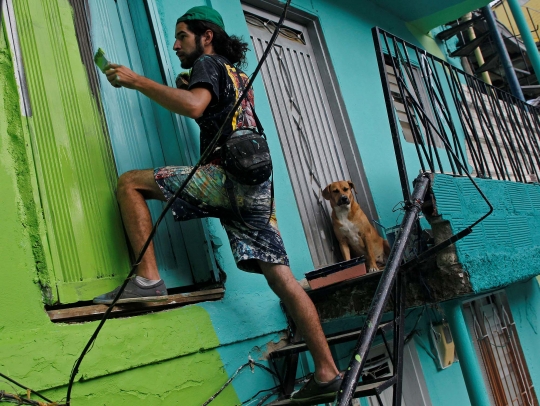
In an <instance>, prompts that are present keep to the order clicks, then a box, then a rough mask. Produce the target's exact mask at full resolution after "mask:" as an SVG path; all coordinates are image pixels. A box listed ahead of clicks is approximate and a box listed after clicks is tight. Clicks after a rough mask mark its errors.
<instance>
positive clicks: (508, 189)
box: [432, 175, 540, 292]
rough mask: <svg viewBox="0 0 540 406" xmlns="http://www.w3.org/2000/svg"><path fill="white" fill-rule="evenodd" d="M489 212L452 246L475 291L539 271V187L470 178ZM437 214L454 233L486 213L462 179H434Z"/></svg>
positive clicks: (467, 181) (501, 284)
mask: <svg viewBox="0 0 540 406" xmlns="http://www.w3.org/2000/svg"><path fill="white" fill-rule="evenodd" d="M476 181H477V183H478V185H479V186H480V188H481V189H482V191H483V192H484V194H485V195H486V196H487V198H488V200H489V201H490V202H491V204H492V205H493V206H494V212H493V214H491V215H490V216H489V217H488V218H487V219H485V220H484V221H483V222H481V223H480V224H479V225H477V226H476V227H475V228H474V229H473V232H472V233H471V234H470V235H468V236H467V237H465V238H463V239H462V240H461V241H459V242H458V243H457V244H456V247H457V253H458V257H459V262H461V264H462V265H463V268H464V269H465V270H466V271H467V273H468V274H469V277H470V281H471V285H472V288H473V289H474V291H475V292H483V291H486V290H489V289H493V288H496V287H502V286H506V285H509V284H511V283H515V282H518V281H524V280H527V279H529V278H532V277H533V276H536V275H538V273H539V272H540V186H539V185H538V184H530V185H527V184H522V183H515V182H504V181H498V180H486V179H477V180H476ZM432 187H433V191H434V194H435V198H436V201H437V210H438V213H439V215H441V216H442V218H443V219H444V220H448V221H449V222H450V224H451V226H452V230H453V232H454V233H457V232H459V231H460V230H462V229H464V228H465V227H466V226H468V225H470V224H472V223H473V222H475V221H476V220H477V219H478V218H480V217H481V216H482V215H483V214H484V213H486V212H487V211H488V206H487V204H486V203H485V202H484V201H483V199H482V198H481V196H480V194H479V193H478V191H477V190H476V189H475V188H474V186H473V185H472V183H471V182H470V180H469V179H468V178H459V177H452V176H449V175H435V180H434V182H433V185H432Z"/></svg>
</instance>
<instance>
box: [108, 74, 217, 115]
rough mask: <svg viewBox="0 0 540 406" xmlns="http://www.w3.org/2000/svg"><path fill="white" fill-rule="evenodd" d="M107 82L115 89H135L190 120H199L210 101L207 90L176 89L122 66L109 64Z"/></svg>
mask: <svg viewBox="0 0 540 406" xmlns="http://www.w3.org/2000/svg"><path fill="white" fill-rule="evenodd" d="M105 74H106V75H107V80H108V81H109V82H110V83H111V84H112V85H113V86H115V87H120V86H122V87H127V88H128V89H135V90H138V91H139V92H141V93H142V94H144V95H145V96H147V97H149V98H150V99H152V100H154V101H155V102H156V103H158V104H160V105H162V106H163V107H165V108H166V109H168V110H170V111H172V112H174V113H177V114H181V115H183V116H186V117H190V118H199V117H200V116H202V114H203V112H204V110H205V109H206V107H208V105H209V104H210V102H211V101H212V94H211V93H210V91H209V90H208V89H205V88H202V87H198V88H195V89H192V90H183V89H176V88H174V87H169V86H165V85H162V84H160V83H157V82H154V81H153V80H151V79H148V78H146V77H144V76H141V75H138V74H136V73H135V72H133V71H132V70H131V69H129V68H126V67H125V66H122V65H116V64H110V65H108V66H107V70H106V71H105Z"/></svg>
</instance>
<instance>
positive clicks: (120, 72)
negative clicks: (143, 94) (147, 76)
mask: <svg viewBox="0 0 540 406" xmlns="http://www.w3.org/2000/svg"><path fill="white" fill-rule="evenodd" d="M105 74H106V75H107V80H108V81H109V82H110V84H111V85H113V86H114V87H127V88H128V89H135V87H136V84H137V81H138V80H139V79H140V77H141V76H140V75H137V74H136V73H135V72H133V71H132V70H131V69H129V68H126V67H125V66H123V65H117V64H115V63H111V64H109V65H107V66H106V67H105Z"/></svg>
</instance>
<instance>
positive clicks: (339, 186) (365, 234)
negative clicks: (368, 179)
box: [322, 180, 390, 272]
mask: <svg viewBox="0 0 540 406" xmlns="http://www.w3.org/2000/svg"><path fill="white" fill-rule="evenodd" d="M352 189H354V184H353V183H352V182H351V181H350V180H349V181H344V180H342V181H339V182H333V183H330V184H329V185H328V186H326V188H324V190H323V192H322V195H323V197H324V198H325V199H326V200H330V204H331V205H332V225H333V227H334V233H335V234H336V237H337V239H338V241H339V248H340V250H341V254H343V259H344V260H345V261H347V260H349V259H351V257H352V258H355V257H358V256H360V255H363V256H364V257H365V258H366V267H367V269H368V272H373V271H377V270H379V267H383V266H384V265H385V264H386V260H387V258H388V255H389V254H390V245H389V244H388V241H386V240H384V239H382V238H381V237H380V236H379V234H378V233H377V231H376V230H375V228H374V227H373V226H372V225H371V223H370V222H369V220H368V218H367V217H366V215H365V214H364V212H363V211H362V209H361V208H360V206H359V205H358V203H357V202H356V201H355V200H354V197H353V194H352Z"/></svg>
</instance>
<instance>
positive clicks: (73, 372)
mask: <svg viewBox="0 0 540 406" xmlns="http://www.w3.org/2000/svg"><path fill="white" fill-rule="evenodd" d="M290 3H291V0H287V3H285V6H284V7H283V13H282V14H281V17H280V19H279V22H278V25H277V27H276V29H275V31H274V34H273V35H272V38H271V39H270V41H269V42H268V46H267V47H266V49H265V51H264V53H263V55H262V57H261V59H260V60H259V63H258V64H257V67H256V68H255V70H254V71H253V73H252V75H251V78H250V80H249V82H248V84H247V85H246V87H245V89H244V91H243V92H242V94H241V95H240V97H239V98H238V101H237V102H236V103H235V105H234V106H233V108H232V109H231V110H230V111H229V114H228V115H227V117H226V118H225V120H224V121H223V124H222V125H221V127H220V128H219V130H218V132H217V133H216V135H215V136H214V138H213V139H212V141H211V142H210V144H209V145H208V147H207V148H206V150H205V151H204V152H203V154H202V155H201V157H200V158H199V161H198V162H197V163H196V164H195V166H194V167H193V169H192V170H191V172H190V173H189V174H188V176H187V177H186V179H185V180H184V182H183V183H182V185H181V186H180V187H179V188H178V190H177V191H176V193H175V194H174V195H173V196H172V197H171V198H170V199H169V201H168V202H167V204H166V205H165V207H164V208H163V210H162V212H161V214H160V215H159V217H158V219H157V220H156V222H155V224H154V226H153V227H152V231H151V232H150V235H149V236H148V239H147V240H146V242H145V244H144V246H143V247H142V249H141V252H140V253H139V255H138V257H137V260H136V261H135V264H134V265H133V266H132V267H131V270H130V272H129V274H128V276H127V277H126V279H125V280H124V283H123V284H122V286H121V287H120V289H119V290H118V293H117V294H116V297H115V298H114V300H113V301H112V303H111V304H110V305H109V307H108V308H107V310H106V311H105V313H104V314H103V317H102V318H101V321H100V323H99V325H98V326H97V328H96V330H95V331H94V333H93V334H92V336H91V337H90V340H89V341H88V343H87V344H86V346H85V347H84V349H83V351H82V353H81V355H80V356H79V358H78V359H77V360H76V361H75V364H74V365H73V369H72V370H71V376H70V379H69V384H68V390H67V396H66V404H67V405H70V404H71V403H70V402H71V391H72V388H73V383H74V381H75V376H76V375H77V373H78V372H79V367H80V365H81V363H82V361H83V359H84V357H85V356H86V354H87V353H88V351H89V350H90V347H91V346H92V344H93V342H94V341H95V340H96V338H97V336H98V334H99V332H100V331H101V329H102V327H103V325H104V324H105V322H106V321H107V318H108V317H109V315H110V313H111V311H112V309H113V307H114V305H115V304H116V302H117V301H118V299H120V296H121V295H122V293H123V292H124V289H125V288H126V285H127V284H128V282H129V279H130V278H131V277H132V276H133V275H134V273H135V270H136V269H137V265H138V264H139V263H140V262H141V260H142V258H143V256H144V254H145V253H146V250H147V249H148V247H149V246H150V243H151V242H152V239H153V238H154V235H155V234H156V231H157V228H158V226H159V224H160V223H161V221H162V220H163V218H164V217H165V214H166V213H167V212H168V210H169V209H170V208H171V206H172V204H173V203H174V201H175V200H176V199H177V198H178V197H179V196H180V194H181V193H182V192H183V190H184V189H185V187H186V185H187V184H188V183H189V181H190V180H191V178H193V176H194V175H195V172H196V171H197V170H198V169H199V167H200V166H201V165H202V163H203V162H206V161H207V159H208V158H209V157H210V155H211V154H212V153H213V152H214V149H215V147H216V145H217V143H218V141H219V139H220V137H221V134H222V132H223V129H224V128H225V125H226V123H228V122H229V120H230V118H231V117H232V115H233V114H234V113H235V112H236V111H237V110H238V108H239V107H240V104H241V103H242V101H243V100H244V98H245V97H246V96H247V93H248V91H249V89H250V88H251V86H252V85H253V82H254V80H255V78H256V77H257V74H258V73H259V71H260V69H261V67H262V64H263V63H264V61H265V60H266V58H267V56H268V54H269V53H270V51H271V49H272V47H273V45H274V42H275V41H276V38H277V36H278V34H279V30H280V28H281V26H282V24H283V21H284V20H285V15H286V14H287V10H288V8H289V4H290Z"/></svg>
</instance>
